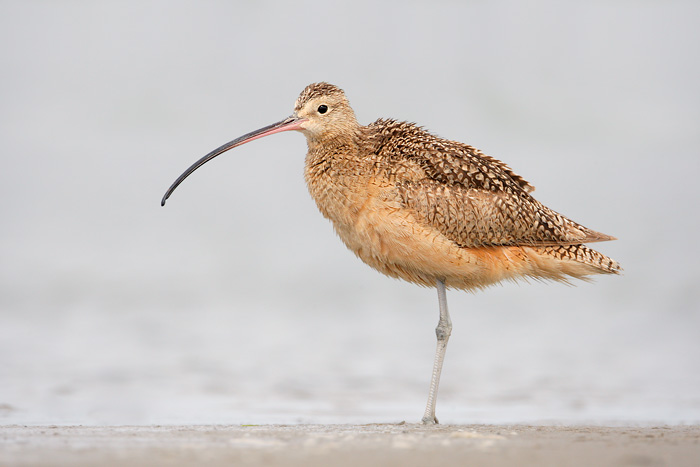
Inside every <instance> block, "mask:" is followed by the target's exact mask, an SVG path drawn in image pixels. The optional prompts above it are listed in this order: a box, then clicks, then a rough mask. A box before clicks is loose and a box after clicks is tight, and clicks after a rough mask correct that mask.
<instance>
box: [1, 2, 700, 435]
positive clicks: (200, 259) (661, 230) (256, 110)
mask: <svg viewBox="0 0 700 467" xmlns="http://www.w3.org/2000/svg"><path fill="white" fill-rule="evenodd" d="M698 21H700V4H699V3H698V2H692V1H688V2H683V1H661V0H649V1H644V2H629V1H619V2H583V3H582V2H558V1H535V2H518V1H515V0H504V1H498V2H481V1H471V2H452V1H436V2H430V4H428V2H411V1H409V2H375V1H353V2H346V3H345V4H339V3H329V2H309V1H303V0H301V1H296V2H242V1H241V2H225V1H213V0H212V1H200V2H194V1H189V2H188V1H177V2H172V1H146V2H118V1H102V2H72V1H53V2H49V1H37V0H21V1H7V0H5V1H0V39H1V40H0V63H2V70H3V72H2V74H1V75H0V95H1V96H2V105H1V106H0V143H1V144H2V170H0V199H2V202H1V204H0V218H1V224H0V225H1V228H0V424H45V423H46V424H49V423H50V424H169V423H202V424H211V423H226V424H257V423H346V422H347V423H372V422H398V421H401V420H406V421H408V422H417V421H419V420H420V418H421V416H422V413H423V409H424V404H425V400H426V398H427V390H428V383H429V377H430V371H431V366H432V360H433V353H434V348H435V334H434V328H435V325H436V324H437V319H438V310H437V296H436V293H435V290H434V289H424V288H419V287H416V286H413V285H411V284H406V283H403V282H399V281H395V280H393V279H389V278H386V277H383V276H381V275H380V274H379V273H377V272H375V271H373V270H372V269H370V268H369V267H367V266H365V265H364V264H362V263H361V262H360V261H359V260H358V259H357V258H355V257H354V256H353V255H352V254H351V253H350V252H348V251H347V250H346V249H345V247H344V246H343V245H342V244H341V242H340V241H339V240H338V239H337V238H336V236H335V234H334V232H333V230H332V227H331V225H330V224H329V222H328V221H326V220H325V219H323V218H322V217H321V215H320V214H319V213H318V212H317V210H316V207H315V205H314V203H313V201H312V200H311V198H310V196H309V195H308V193H307V191H306V187H305V185H304V181H303V161H304V154H305V152H306V143H305V140H304V138H303V136H302V135H299V134H295V133H284V134H281V135H275V136H272V137H270V138H265V139H263V140H260V141H255V142H254V143H251V144H248V145H245V146H243V147H240V148H238V149H236V150H235V151H233V152H231V153H227V154H226V155H225V156H222V157H220V158H218V159H216V160H215V161H214V162H211V163H210V164H208V165H206V166H205V167H204V168H202V169H200V170H199V171H198V172H197V173H196V174H195V175H194V176H192V177H190V178H189V179H188V180H187V181H186V182H185V183H184V184H183V185H182V186H181V187H180V188H179V189H178V190H177V191H176V192H175V193H174V195H173V196H172V197H171V198H170V201H169V202H168V204H167V206H166V207H165V208H161V207H160V205H159V203H160V198H161V196H162V195H163V193H164V192H165V190H166V189H167V188H168V186H169V185H170V184H171V183H172V182H173V180H174V179H175V178H176V177H177V176H178V175H180V173H182V172H183V171H184V170H185V169H186V168H187V167H188V166H189V165H190V164H191V163H193V162H194V161H195V160H197V159H198V158H199V157H201V156H202V155H204V154H205V153H207V152H209V151H210V150H211V149H213V148H215V147H217V146H219V145H220V144H222V143H225V142H227V141H229V140H231V139H233V138H235V137H237V136H240V135H242V134H244V133H247V132H249V131H252V130H254V129H256V128H259V127H261V126H264V125H267V124H269V123H272V122H275V121H277V120H280V119H282V118H284V117H286V116H287V115H289V114H290V113H291V111H292V108H293V104H294V101H295V99H296V97H297V96H298V94H299V92H300V91H301V90H302V89H303V88H304V87H305V86H306V85H307V84H309V83H311V82H314V81H322V80H325V81H329V82H331V83H334V84H337V85H338V86H340V87H342V88H343V89H345V91H346V93H347V95H348V97H349V99H350V101H351V103H352V105H353V107H354V109H355V111H356V114H357V116H358V119H359V120H360V122H361V123H365V124H367V123H369V122H371V121H373V120H375V119H376V118H379V117H392V118H397V119H401V120H409V121H415V122H418V123H420V124H421V125H423V126H425V127H426V128H427V129H429V130H430V131H432V132H434V133H436V134H438V135H440V136H443V137H446V138H449V139H455V140H459V141H463V142H467V143H469V144H471V145H474V146H476V147H478V148H480V149H482V150H483V151H484V152H486V153H487V154H489V155H491V156H494V157H496V158H499V159H501V160H503V161H505V162H506V163H508V164H509V165H510V166H511V167H512V168H513V169H514V170H515V171H516V172H517V173H519V174H521V175H523V176H524V177H525V178H526V179H527V180H528V181H530V182H531V183H533V184H534V185H535V186H536V187H537V191H536V192H535V195H536V197H537V198H538V199H539V200H540V201H542V202H543V203H544V204H546V205H548V206H550V207H551V208H553V209H555V210H557V211H559V212H561V213H562V214H565V215H567V216H569V217H571V218H573V219H574V220H576V221H578V222H580V223H582V224H584V225H586V226H588V227H590V228H593V229H595V230H599V231H602V232H605V233H608V234H611V235H615V236H617V237H618V238H619V241H616V242H610V243H606V244H598V245H596V247H597V248H598V249H599V250H601V251H602V252H604V253H605V254H608V255H610V256H611V257H613V258H615V259H616V260H618V261H619V262H620V263H621V264H622V266H623V267H624V268H625V272H624V275H623V276H621V277H599V278H597V279H596V281H595V282H594V283H590V284H589V283H578V284H576V286H575V287H569V286H566V285H562V284H541V283H533V284H526V283H521V284H511V283H508V284H504V285H503V286H497V287H493V288H491V289H489V290H487V291H485V292H481V293H478V294H469V293H466V292H461V291H450V292H449V293H448V301H449V305H450V310H451V313H452V320H453V324H454V330H453V334H452V338H451V341H450V345H449V347H448V351H447V357H446V361H445V367H444V370H443V377H442V382H441V387H440V397H439V400H438V417H439V418H440V420H441V422H443V423H476V422H479V423H518V422H520V423H533V422H534V423H640V424H649V423H698V422H700V371H699V370H700V339H699V338H698V336H699V335H700V332H699V329H700V292H699V291H698V289H699V288H698V282H699V279H700V273H699V272H698V268H697V261H698V253H700V251H699V249H700V248H699V247H698V242H697V241H696V240H695V238H694V237H693V235H694V233H696V232H697V230H698V227H699V226H700V225H699V222H698V201H699V199H700V196H699V195H700V189H699V188H698V184H697V174H698V172H699V169H700V162H699V161H700V157H699V156H700V154H699V149H698V148H700V131H698V125H699V123H700V92H699V91H698V83H699V82H700V64H699V61H698V57H699V56H700V47H699V45H700V33H699V32H698V27H697V25H698Z"/></svg>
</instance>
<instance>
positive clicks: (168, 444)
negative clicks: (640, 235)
mask: <svg viewBox="0 0 700 467" xmlns="http://www.w3.org/2000/svg"><path fill="white" fill-rule="evenodd" d="M0 465H12V466H23V465H24V466H26V465H42V466H43V465H71V466H83V465H173V466H177V465H251V466H252V465H282V466H325V465H334V466H355V465H377V466H379V465H381V466H394V465H396V466H399V465H401V466H405V465H431V466H433V465H434V466H439V465H495V466H501V465H503V466H510V465H533V466H535V465H537V466H539V465H557V466H590V465H620V466H635V465H639V466H657V465H658V466H664V465H672V466H697V465H700V426H698V425H694V426H655V427H601V426H528V425H512V426H506V425H501V426H498V425H452V426H449V425H448V426H443V425H440V426H437V427H425V426H423V425H419V424H391V425H380V424H375V425H260V426H225V425H221V426H216V425H215V426H114V427H110V426H97V427H87V426H43V427H42V426H3V427H0Z"/></svg>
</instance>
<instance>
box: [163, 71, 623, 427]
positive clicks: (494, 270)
mask: <svg viewBox="0 0 700 467" xmlns="http://www.w3.org/2000/svg"><path fill="white" fill-rule="evenodd" d="M284 131H299V132H301V133H302V134H303V135H304V136H305V137H306V141H307V145H308V152H307V154H306V158H305V164H304V178H305V180H306V184H307V186H308V190H309V193H310V194H311V197H312V198H313V200H314V201H315V202H316V206H317V207H318V209H319V211H320V212H321V214H322V215H323V216H324V217H326V218H327V219H329V220H330V221H331V223H332V225H333V227H334V230H335V231H336V233H337V235H338V236H339V237H340V239H341V240H342V241H343V243H345V245H346V246H347V247H348V248H349V249H350V250H351V251H352V252H353V253H354V254H355V255H356V256H357V257H359V258H360V259H361V260H362V261H363V262H365V263H366V264H368V265H369V266H371V267H372V268H374V269H376V270H377V271H379V272H380V273H383V274H385V275H387V276H390V277H393V278H399V279H403V280H406V281H408V282H411V283H414V284H417V285H420V286H427V287H435V288H436V289H437V293H438V305H439V319H438V325H437V327H436V329H435V334H436V338H437V349H436V352H435V358H434V363H433V370H432V375H431V381H430V387H429V391H428V402H427V404H426V409H425V413H424V415H423V418H422V422H423V423H424V424H426V425H433V424H437V423H438V419H437V417H436V415H435V410H436V402H437V393H438V387H439V382H440V375H441V372H442V366H443V361H444V358H445V352H446V349H447V342H448V340H449V338H450V335H451V333H452V322H451V319H450V314H449V311H448V307H447V298H446V289H448V288H449V289H458V290H466V291H476V290H479V289H484V288H486V287H488V286H491V285H494V284H497V283H500V282H503V281H508V280H510V281H518V280H526V281H527V279H536V280H551V281H559V282H565V283H570V280H571V279H582V280H590V277H589V276H592V275H596V274H619V273H620V272H621V270H622V269H621V267H620V265H619V264H618V263H617V262H616V261H614V260H613V259H611V258H609V257H607V256H605V255H603V254H602V253H599V252H598V251H596V250H593V249H591V248H589V247H588V246H586V245H585V244H586V243H592V242H601V241H609V240H616V238H615V237H612V236H610V235H605V234H603V233H600V232H596V231H594V230H591V229H588V228H587V227H584V226H583V225H581V224H578V223H576V222H574V221H572V220H570V219H569V218H567V217H565V216H563V215H561V214H559V213H558V212H555V211H553V210H552V209H550V208H548V207H546V206H544V205H543V204H541V203H540V202H539V201H537V200H536V199H535V198H534V197H533V196H532V192H533V191H534V189H535V188H534V186H533V185H531V184H530V183H529V182H528V181H526V180H525V179H524V178H523V177H521V176H520V175H518V174H517V173H515V172H514V171H513V170H512V169H511V168H510V167H509V166H508V165H506V164H505V163H503V162H501V161H500V160H498V159H495V158H493V157H490V156H488V155H486V154H484V153H483V152H481V151H480V150H478V149H476V148H474V147H472V146H469V145H467V144H464V143H461V142H458V141H452V140H447V139H443V138H441V137H438V136H436V135H434V134H432V133H430V132H429V131H427V130H425V129H424V128H422V127H420V126H418V125H416V124H414V123H410V122H404V121H398V120H394V119H383V118H380V119H378V120H376V121H375V122H373V123H370V124H369V125H366V126H364V125H360V124H359V123H358V121H357V119H356V117H355V113H354V111H353V109H352V107H351V106H350V103H349V101H348V99H347V97H346V95H345V92H344V91H343V90H342V89H341V88H339V87H337V86H335V85H333V84H329V83H327V82H317V83H312V84H309V85H308V86H306V88H305V89H304V90H303V91H302V92H301V94H300V95H299V97H298V98H297V100H296V102H295V104H294V111H293V113H292V115H291V116H289V117H287V118H285V119H283V120H281V121H279V122H276V123H273V124H271V125H268V126H265V127H263V128H260V129H258V130H255V131H253V132H250V133H247V134H245V135H243V136H241V137H239V138H236V139H234V140H232V141H230V142H228V143H226V144H224V145H222V146H220V147H218V148H217V149H215V150H213V151H211V152H210V153H208V154H206V155H205V156H204V157H202V158H201V159H199V160H198V161H197V162H195V163H194V164H193V165H192V166H190V167H189V168H188V169H187V170H186V171H185V172H184V173H183V174H182V175H180V177H178V178H177V179H176V180H175V182H173V184H172V185H171V186H170V188H169V189H168V190H167V191H166V193H165V195H164V196H163V198H162V200H161V205H162V206H164V205H165V202H166V200H167V199H168V198H169V197H170V195H171V194H172V193H173V191H174V190H175V189H176V188H177V187H178V186H179V185H180V184H181V183H182V182H183V181H184V180H185V179H186V178H187V177H188V176H189V175H191V174H192V173H193V172H194V171H195V170H197V169H198V168H199V167H201V166H202V165H204V164H205V163H207V162H209V161H210V160H212V159H214V158H215V157H217V156H219V155H221V154H223V153H224V152H226V151H228V150H230V149H233V148H235V147H237V146H240V145H242V144H245V143H248V142H250V141H253V140H255V139H258V138H262V137H265V136H269V135H272V134H275V133H280V132H284Z"/></svg>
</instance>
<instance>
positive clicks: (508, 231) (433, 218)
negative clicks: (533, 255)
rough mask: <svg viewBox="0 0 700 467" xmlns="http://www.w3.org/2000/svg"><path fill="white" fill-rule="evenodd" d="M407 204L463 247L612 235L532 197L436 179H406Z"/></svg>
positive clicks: (589, 239)
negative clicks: (581, 223)
mask: <svg viewBox="0 0 700 467" xmlns="http://www.w3.org/2000/svg"><path fill="white" fill-rule="evenodd" d="M398 188H399V192H400V194H401V197H402V201H403V202H404V204H405V205H406V206H407V207H409V208H411V209H413V211H414V212H415V213H416V215H417V216H418V218H419V220H421V221H422V222H425V223H427V224H430V225H432V226H433V227H435V228H436V229H437V230H438V231H440V232H441V233H442V234H443V235H445V236H446V237H447V238H449V239H451V240H452V241H454V242H455V243H457V244H458V245H460V246H462V247H478V246H489V245H542V246H544V245H574V244H580V243H586V242H593V241H601V240H608V239H610V238H609V237H607V236H604V235H602V234H598V233H597V232H593V231H591V230H589V229H587V228H585V227H583V226H580V225H579V224H576V223H575V222H573V221H571V220H569V219H567V218H565V217H563V216H561V215H559V214H557V213H556V212H554V211H552V210H551V209H548V208H546V207H545V206H543V205H542V204H540V203H539V202H537V201H536V200H534V199H532V198H531V197H529V196H524V197H523V196H518V195H517V194H514V193H508V192H504V191H486V190H484V189H478V188H468V187H465V186H463V185H451V186H448V185H446V184H444V183H441V182H438V181H436V180H429V179H428V180H422V181H418V182H408V181H405V182H402V183H401V184H400V185H399V187H398Z"/></svg>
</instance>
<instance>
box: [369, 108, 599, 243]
mask: <svg viewBox="0 0 700 467" xmlns="http://www.w3.org/2000/svg"><path fill="white" fill-rule="evenodd" d="M373 125H376V126H375V128H377V130H378V132H377V135H378V136H379V139H380V140H381V142H380V144H379V145H378V150H377V152H376V154H377V155H379V156H380V157H381V158H384V159H385V160H388V161H390V162H391V163H392V165H393V164H397V163H398V164H410V165H412V166H414V167H415V170H413V171H410V173H412V174H414V175H413V176H411V177H404V178H402V179H396V180H395V181H396V184H397V188H398V190H399V194H400V196H401V198H402V201H403V203H404V204H405V205H406V206H407V207H409V208H411V209H412V210H413V211H414V212H415V213H416V215H417V217H418V218H419V220H421V221H423V222H425V223H427V224H430V225H432V226H434V227H435V228H436V229H437V230H438V231H440V232H441V233H442V234H444V235H445V236H447V237H448V238H450V239H451V240H453V241H454V242H456V243H457V244H458V245H460V246H463V247H475V246H487V245H574V244H580V243H586V242H596V241H603V240H612V239H613V237H609V236H607V235H604V234H601V233H599V232H595V231H592V230H590V229H587V228H586V227H583V226H582V225H580V224H577V223H575V222H573V221H572V220H570V219H567V218H566V217H564V216H562V215H560V214H558V213H557V212H555V211H552V210H551V209H549V208H547V207H546V206H543V205H542V204H541V203H539V202H538V201H537V200H535V199H534V198H533V197H532V196H531V195H530V194H529V193H530V192H531V191H533V190H534V187H533V186H532V185H531V184H530V183H528V182H527V181H526V180H525V179H523V178H522V177H521V176H519V175H517V174H516V173H515V172H513V171H512V170H511V169H510V167H508V166H507V165H506V164H504V163H503V162H501V161H499V160H497V159H494V158H492V157H489V156H486V155H485V154H483V153H482V152H481V151H479V150H478V149H475V148H473V147H471V146H468V145H466V144H463V143H459V142H456V141H449V140H444V139H442V138H438V137H437V136H434V135H432V134H430V133H428V132H426V131H424V130H422V129H421V128H419V127H417V126H415V125H413V124H410V123H405V122H396V121H391V120H379V121H377V122H375V123H374V124H373ZM415 174H421V175H419V176H416V175H415Z"/></svg>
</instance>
